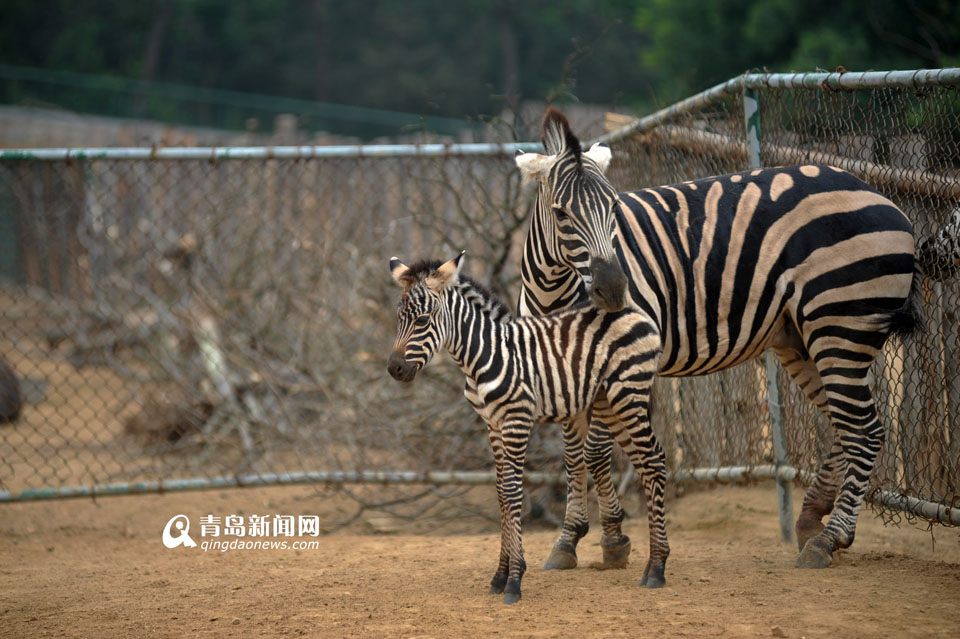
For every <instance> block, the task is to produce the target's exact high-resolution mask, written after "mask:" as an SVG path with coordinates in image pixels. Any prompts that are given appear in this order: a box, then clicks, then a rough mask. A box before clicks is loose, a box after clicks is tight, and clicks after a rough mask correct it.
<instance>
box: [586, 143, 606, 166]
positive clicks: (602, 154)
mask: <svg viewBox="0 0 960 639" xmlns="http://www.w3.org/2000/svg"><path fill="white" fill-rule="evenodd" d="M584 155H586V156H587V157H588V158H590V159H591V160H593V161H594V162H596V163H597V166H598V167H600V172H601V173H606V172H607V167H609V166H610V158H611V157H613V153H611V152H610V147H609V146H607V145H606V144H601V143H600V142H597V143H596V144H594V145H593V146H591V147H590V150H589V151H587V152H586V153H584Z"/></svg>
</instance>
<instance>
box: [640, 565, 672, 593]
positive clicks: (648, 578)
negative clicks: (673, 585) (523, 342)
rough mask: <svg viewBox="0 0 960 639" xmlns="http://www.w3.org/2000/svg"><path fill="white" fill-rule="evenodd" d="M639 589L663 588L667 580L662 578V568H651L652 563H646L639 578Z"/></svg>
mask: <svg viewBox="0 0 960 639" xmlns="http://www.w3.org/2000/svg"><path fill="white" fill-rule="evenodd" d="M639 585H640V587H641V588H651V589H652V588H663V587H664V586H665V585H667V580H666V578H665V577H664V576H663V566H653V565H652V562H650V561H648V562H647V567H646V568H645V569H644V571H643V577H641V578H640V584H639Z"/></svg>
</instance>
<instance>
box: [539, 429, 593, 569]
mask: <svg viewBox="0 0 960 639" xmlns="http://www.w3.org/2000/svg"><path fill="white" fill-rule="evenodd" d="M586 430H587V419H586V417H585V416H580V417H578V418H577V419H575V420H572V421H570V422H567V423H565V424H563V465H564V468H565V470H566V475H567V508H566V513H565V515H564V517H563V529H562V530H561V531H560V538H559V539H558V540H557V542H556V543H555V544H554V545H553V549H552V550H551V551H550V556H549V557H547V561H546V562H545V563H544V564H543V569H544V570H569V569H571V568H576V567H577V542H579V541H580V539H581V538H582V537H583V536H584V535H586V534H587V531H588V530H589V529H590V520H589V518H588V514H587V473H586V470H587V467H586V465H584V439H585V437H586Z"/></svg>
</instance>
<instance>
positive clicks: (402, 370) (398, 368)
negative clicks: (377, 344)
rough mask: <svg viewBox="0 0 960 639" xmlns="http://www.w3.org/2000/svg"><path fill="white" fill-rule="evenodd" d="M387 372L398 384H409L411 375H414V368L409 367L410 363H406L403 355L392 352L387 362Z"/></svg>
mask: <svg viewBox="0 0 960 639" xmlns="http://www.w3.org/2000/svg"><path fill="white" fill-rule="evenodd" d="M387 372H388V373H390V377H392V378H394V379H395V380H397V381H398V382H409V381H410V380H412V379H413V375H412V374H411V373H416V367H414V366H411V365H410V363H409V362H407V360H406V358H404V356H403V353H401V352H399V351H393V352H392V353H390V358H389V359H388V360H387Z"/></svg>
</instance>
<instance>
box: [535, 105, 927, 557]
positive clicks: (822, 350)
mask: <svg viewBox="0 0 960 639" xmlns="http://www.w3.org/2000/svg"><path fill="white" fill-rule="evenodd" d="M544 144H545V146H546V148H547V152H548V153H551V155H549V156H538V155H536V154H523V155H519V156H518V158H517V164H518V166H519V167H520V169H521V172H523V173H524V175H525V177H527V178H528V179H532V180H535V181H538V182H540V190H539V193H538V197H537V205H536V209H535V211H534V216H533V220H532V222H531V227H530V232H529V234H528V236H527V240H526V243H525V246H524V251H523V263H522V265H521V275H522V278H523V289H522V291H521V295H520V303H519V306H520V309H521V312H522V313H530V314H542V313H548V312H555V311H558V310H560V309H561V308H565V307H568V306H569V305H571V304H576V303H579V302H581V301H584V300H586V299H592V300H593V301H594V302H595V303H596V304H598V305H601V306H604V307H605V308H607V309H608V310H613V309H615V308H617V307H618V306H617V304H616V303H612V304H611V303H609V302H610V300H616V299H617V298H618V292H617V291H616V290H613V288H615V287H611V286H610V285H609V284H605V283H604V284H602V285H601V284H600V283H598V278H597V277H595V276H594V270H595V269H594V266H593V264H594V256H596V260H597V261H598V263H599V264H600V266H601V269H602V270H609V269H610V266H609V258H608V256H609V254H610V252H611V251H613V252H614V253H615V255H616V261H617V263H618V266H619V267H620V269H621V270H622V272H623V274H624V275H625V280H626V298H627V299H628V300H629V302H630V303H633V304H635V305H636V306H638V307H639V308H640V309H641V310H643V311H644V312H645V313H647V314H648V315H650V317H651V318H652V319H653V320H654V322H655V323H656V325H657V327H658V330H659V331H660V334H661V337H662V343H663V344H662V347H663V350H662V355H661V358H660V362H659V365H658V369H659V373H660V374H661V375H667V376H686V375H701V374H707V373H711V372H714V371H719V370H722V369H724V368H728V367H730V366H733V365H735V364H738V363H740V362H743V361H746V360H749V359H752V358H754V357H757V356H758V355H760V354H761V353H762V352H763V351H764V350H765V349H767V348H772V349H773V350H774V352H775V353H776V354H777V356H778V357H779V358H780V360H781V362H782V363H783V364H784V366H785V368H786V370H787V371H788V372H789V373H790V375H791V376H792V377H793V379H794V380H795V381H796V382H797V384H798V385H799V386H800V387H801V388H802V389H803V391H804V392H805V394H806V395H807V397H808V398H809V399H810V400H811V401H813V402H814V404H816V405H817V406H818V407H819V408H820V409H821V410H822V411H823V412H824V413H825V414H826V415H827V417H828V418H829V419H830V421H831V423H832V425H833V426H834V428H835V430H836V433H837V437H836V441H835V443H834V446H833V449H832V451H831V453H830V455H829V457H828V458H827V460H826V461H825V462H824V465H823V467H822V469H821V471H820V473H819V475H818V477H817V479H816V481H815V482H814V483H813V485H812V486H811V488H810V490H809V491H808V493H807V497H806V499H805V500H804V507H803V512H802V513H801V515H800V517H799V519H798V522H797V532H798V541H799V543H800V546H801V550H802V552H801V555H800V557H799V558H798V565H799V566H804V567H823V566H826V565H829V563H830V562H831V560H832V553H833V551H834V550H836V549H837V548H842V547H846V546H849V545H850V543H852V541H853V536H854V529H855V524H856V518H857V515H858V512H859V509H860V506H861V503H862V500H863V495H864V493H865V490H866V486H867V481H868V480H869V476H870V473H871V471H872V468H873V464H874V461H875V459H876V455H877V453H878V452H879V450H880V447H881V445H882V442H883V428H882V426H881V425H880V423H879V421H878V419H877V413H876V409H875V407H874V404H873V398H872V397H871V395H870V390H869V387H868V385H867V382H866V379H867V372H868V369H869V367H870V364H871V363H872V362H873V361H874V359H875V358H876V356H877V354H878V352H879V349H880V348H881V346H882V345H883V343H884V341H885V340H886V338H887V336H888V335H889V334H890V333H891V332H894V333H901V334H907V333H909V332H910V331H911V330H912V329H913V328H914V326H915V325H916V320H917V316H916V312H915V307H914V305H915V303H916V301H917V299H916V298H917V288H918V286H919V277H920V276H919V272H918V267H919V266H922V265H921V264H918V263H917V260H916V258H915V248H914V237H913V232H912V227H911V225H910V223H909V221H908V220H907V218H906V217H905V216H904V215H903V213H902V212H901V211H900V210H899V209H897V208H896V206H894V205H893V204H892V203H891V202H890V201H889V200H887V199H886V198H885V197H883V196H882V195H880V194H879V193H877V192H876V191H875V190H874V189H873V188H871V187H870V186H869V185H867V184H865V183H864V182H862V181H860V180H859V179H857V178H856V177H854V176H852V175H850V174H848V173H846V172H844V171H841V170H839V169H834V168H831V167H823V166H801V167H787V168H778V169H759V170H756V171H749V172H743V173H736V174H733V175H727V176H720V177H712V178H707V179H703V180H697V181H693V182H687V183H683V184H677V185H672V186H664V187H657V188H649V189H642V190H639V191H634V192H630V193H620V194H615V193H614V194H612V195H611V193H612V191H613V189H612V187H611V186H610V185H609V182H606V180H605V178H603V177H602V175H603V172H604V170H605V168H606V162H607V161H609V154H608V152H607V154H601V153H600V152H599V151H597V150H595V149H591V150H590V151H589V152H581V151H580V149H579V142H578V141H577V140H576V137H575V136H573V134H572V133H571V132H570V130H569V125H568V124H567V122H566V120H565V119H564V118H563V116H562V115H560V114H559V113H558V112H556V111H552V110H551V111H548V113H547V116H546V117H545V118H544ZM529 155H533V156H535V157H533V158H529V157H527V156H529ZM598 176H599V177H598ZM607 279H608V280H610V281H615V280H616V279H617V277H616V276H615V275H614V276H608V277H607ZM604 287H605V288H604ZM598 289H601V290H598ZM608 428H610V425H609V424H599V423H596V420H595V423H594V424H593V425H591V432H590V434H589V435H588V436H587V438H586V441H587V442H589V441H591V440H593V441H594V442H598V443H596V444H594V446H593V447H592V448H591V447H590V446H587V445H585V444H582V443H581V447H582V452H580V451H577V450H573V451H572V452H571V451H567V453H566V455H565V460H566V462H567V472H568V478H569V480H570V486H569V487H568V494H569V498H568V508H567V519H566V520H565V522H564V530H563V533H562V534H561V538H560V540H559V541H558V542H557V545H556V546H555V548H554V553H553V554H552V555H551V558H550V559H549V560H548V563H547V566H546V567H548V568H550V567H562V568H567V567H572V565H576V558H575V554H574V552H575V547H576V543H577V541H578V539H579V537H580V536H582V534H583V532H585V527H584V525H583V522H584V521H586V513H585V508H584V501H585V497H584V495H585V492H584V491H585V488H584V487H585V483H586V482H585V470H584V468H585V464H586V467H589V468H590V470H591V472H592V473H593V474H594V476H595V478H596V479H597V486H598V494H599V497H600V505H601V521H602V522H603V526H604V539H605V540H608V539H616V538H617V537H620V536H622V533H621V532H620V529H619V515H618V513H619V512H620V506H619V502H618V499H617V496H616V494H615V493H613V492H612V491H610V490H605V491H604V492H601V491H600V487H601V486H606V485H607V484H608V482H606V481H605V480H604V479H603V476H605V475H608V474H609V468H610V462H609V444H607V445H606V446H604V445H603V443H602V440H603V433H604V432H605V431H606V430H607V429H608ZM575 443H576V442H574V444H575ZM598 475H599V477H598ZM831 512H832V513H833V514H832V516H831V519H830V521H829V523H828V524H827V527H826V528H825V529H824V527H823V526H822V524H821V523H820V520H821V518H822V516H823V515H825V514H829V513H831ZM808 542H809V543H808ZM571 557H572V560H571V559H570V558H571Z"/></svg>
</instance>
